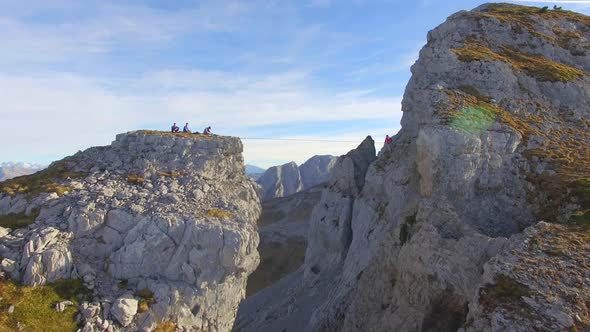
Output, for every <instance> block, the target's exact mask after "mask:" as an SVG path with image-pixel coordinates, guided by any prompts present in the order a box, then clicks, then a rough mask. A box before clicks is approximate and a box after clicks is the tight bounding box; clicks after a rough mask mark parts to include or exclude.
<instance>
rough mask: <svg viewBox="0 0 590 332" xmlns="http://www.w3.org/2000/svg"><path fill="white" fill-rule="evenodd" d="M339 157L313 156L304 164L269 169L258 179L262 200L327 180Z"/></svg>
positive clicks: (300, 189) (288, 164)
mask: <svg viewBox="0 0 590 332" xmlns="http://www.w3.org/2000/svg"><path fill="white" fill-rule="evenodd" d="M337 159H338V158H337V157H334V156H330V155H323V156H313V157H311V158H310V159H309V160H307V161H306V162H305V163H303V165H301V166H298V165H297V164H296V163H295V162H290V163H286V164H284V165H280V166H273V167H271V168H269V169H267V170H266V171H265V172H264V174H262V175H261V176H260V177H259V178H258V179H257V180H256V181H257V182H258V184H260V186H261V187H262V201H268V200H270V199H273V198H277V197H286V196H289V195H292V194H294V193H296V192H300V191H302V190H306V189H308V188H311V187H314V186H317V185H318V184H321V183H323V182H326V181H328V180H329V178H330V174H331V172H332V168H333V167H334V165H335V164H336V160H337Z"/></svg>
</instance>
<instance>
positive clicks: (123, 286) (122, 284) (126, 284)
mask: <svg viewBox="0 0 590 332" xmlns="http://www.w3.org/2000/svg"><path fill="white" fill-rule="evenodd" d="M127 287H129V281H128V280H127V279H121V280H119V282H117V288H119V289H127Z"/></svg>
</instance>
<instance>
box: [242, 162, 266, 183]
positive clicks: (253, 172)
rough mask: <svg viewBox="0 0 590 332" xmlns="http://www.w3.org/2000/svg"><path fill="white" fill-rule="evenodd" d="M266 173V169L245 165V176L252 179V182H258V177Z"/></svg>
mask: <svg viewBox="0 0 590 332" xmlns="http://www.w3.org/2000/svg"><path fill="white" fill-rule="evenodd" d="M265 171H266V169H264V168H262V167H258V166H254V165H246V175H248V176H249V177H251V178H253V179H254V180H258V178H260V176H261V175H262V174H263V173H264V172H265Z"/></svg>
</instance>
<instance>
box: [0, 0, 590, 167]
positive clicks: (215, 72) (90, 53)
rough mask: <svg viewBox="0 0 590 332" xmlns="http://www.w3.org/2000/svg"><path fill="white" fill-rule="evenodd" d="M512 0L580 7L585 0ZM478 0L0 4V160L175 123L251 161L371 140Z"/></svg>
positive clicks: (300, 156) (392, 120) (392, 129)
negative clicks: (433, 37)
mask: <svg viewBox="0 0 590 332" xmlns="http://www.w3.org/2000/svg"><path fill="white" fill-rule="evenodd" d="M511 2H520V3H524V4H527V5H537V6H543V5H552V4H558V3H559V4H560V5H561V6H563V8H564V9H570V10H575V11H579V12H582V13H585V14H590V4H589V3H590V1H573V0H572V1H511ZM482 3H485V1H467V0H453V1H448V0H413V1H410V0H341V1H337V0H293V1H288V0H248V1H246V0H235V1H234V0H227V1H226V0H204V1H188V0H176V1H163V0H162V1H155V0H128V1H108V0H106V1H105V0H97V1H74V0H70V1H66V0H43V1H41V0H39V1H34V0H31V1H19V0H13V1H6V0H0V48H1V49H2V51H1V52H0V100H1V101H2V106H1V107H0V123H1V124H2V130H0V142H2V143H1V144H0V162H8V161H25V162H33V163H41V164H48V163H49V162H51V161H53V160H58V159H61V158H63V157H65V156H67V155H71V154H73V153H75V152H77V151H78V150H84V149H86V148H88V147H91V146H97V145H108V144H110V142H111V141H112V140H113V139H114V137H115V135H116V134H117V133H121V132H126V131H131V130H136V129H158V130H168V129H169V127H170V125H171V124H172V122H177V123H178V124H180V125H181V127H182V125H183V124H184V123H185V122H189V126H190V127H191V129H193V130H198V131H201V130H202V129H203V128H204V127H206V126H211V127H212V129H213V132H214V133H217V134H221V135H232V136H239V137H242V138H243V142H244V158H245V161H246V163H248V164H253V165H257V166H261V167H269V166H273V165H278V164H283V163H286V162H289V161H296V162H297V163H302V162H304V161H305V160H306V159H308V158H309V157H311V156H313V155H316V154H332V155H341V154H344V153H346V152H347V151H349V150H350V149H353V148H355V147H356V146H357V145H358V144H359V143H360V142H361V141H362V140H363V139H364V138H365V137H366V136H367V135H372V136H373V138H374V139H375V140H376V141H377V147H378V148H379V147H380V146H381V144H382V141H383V137H385V135H386V134H390V135H391V134H395V133H396V132H397V131H398V130H399V129H400V124H399V123H400V119H401V116H402V112H401V110H400V108H401V99H402V96H403V93H404V89H405V85H406V84H407V82H408V80H409V78H410V76H411V73H410V67H411V65H412V64H413V63H414V62H415V61H416V59H417V58H418V52H419V50H420V48H421V47H422V46H423V45H424V44H425V42H426V34H427V33H428V31H429V30H431V29H433V28H435V27H436V26H437V25H439V24H441V23H443V22H444V20H445V19H446V18H447V17H448V16H449V15H451V14H453V13H455V12H457V11H459V10H463V9H467V10H469V9H473V8H475V7H477V6H478V5H480V4H482ZM250 138H267V139H266V140H253V139H250ZM276 138H282V139H298V140H302V141H292V140H288V141H287V140H270V139H276ZM303 140H308V141H303Z"/></svg>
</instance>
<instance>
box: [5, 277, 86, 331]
mask: <svg viewBox="0 0 590 332" xmlns="http://www.w3.org/2000/svg"><path fill="white" fill-rule="evenodd" d="M0 294H1V297H2V299H1V300H0V331H18V329H17V322H20V323H21V324H22V325H24V329H23V331H44V332H63V331H76V330H77V329H78V326H77V322H76V319H75V316H76V314H77V312H78V309H77V307H78V305H79V300H78V297H77V296H78V295H83V296H87V294H88V291H87V290H86V289H85V288H84V286H83V285H82V281H81V280H79V279H66V280H59V281H56V282H55V283H52V284H48V285H46V286H39V287H25V286H19V285H17V284H15V283H14V282H12V281H7V280H0ZM65 300H69V301H72V302H73V303H74V305H73V306H70V307H67V308H66V310H65V311H64V312H61V313H58V312H56V311H55V304H56V303H58V302H61V301H65ZM11 304H12V305H14V307H15V309H14V313H12V314H8V313H7V308H8V306H10V305H11Z"/></svg>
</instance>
